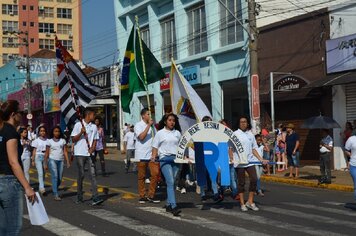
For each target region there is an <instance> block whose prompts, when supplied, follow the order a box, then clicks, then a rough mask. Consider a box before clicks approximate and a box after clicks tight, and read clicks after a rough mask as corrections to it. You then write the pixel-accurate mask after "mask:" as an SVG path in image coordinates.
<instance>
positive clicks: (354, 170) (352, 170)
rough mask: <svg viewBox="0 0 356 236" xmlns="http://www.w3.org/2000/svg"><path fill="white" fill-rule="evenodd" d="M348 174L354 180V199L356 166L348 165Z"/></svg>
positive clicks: (355, 194) (355, 193) (355, 196)
mask: <svg viewBox="0 0 356 236" xmlns="http://www.w3.org/2000/svg"><path fill="white" fill-rule="evenodd" d="M350 174H351V177H352V180H353V181H354V198H355V200H356V166H352V165H350Z"/></svg>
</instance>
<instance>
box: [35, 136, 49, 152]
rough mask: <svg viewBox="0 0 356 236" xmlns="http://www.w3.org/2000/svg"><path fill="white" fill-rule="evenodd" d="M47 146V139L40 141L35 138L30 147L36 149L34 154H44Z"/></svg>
mask: <svg viewBox="0 0 356 236" xmlns="http://www.w3.org/2000/svg"><path fill="white" fill-rule="evenodd" d="M47 144H48V139H45V140H42V139H41V138H36V139H35V140H34V141H33V142H32V144H31V146H32V147H34V148H36V154H45V152H46V147H47Z"/></svg>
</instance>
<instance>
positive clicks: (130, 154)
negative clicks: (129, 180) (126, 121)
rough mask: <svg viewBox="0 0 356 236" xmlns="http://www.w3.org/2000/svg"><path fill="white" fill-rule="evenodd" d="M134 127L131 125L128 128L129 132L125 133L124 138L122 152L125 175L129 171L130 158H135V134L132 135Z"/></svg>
mask: <svg viewBox="0 0 356 236" xmlns="http://www.w3.org/2000/svg"><path fill="white" fill-rule="evenodd" d="M134 128H135V127H134V126H133V125H131V126H130V130H129V132H127V133H126V134H125V136H124V140H123V141H124V150H123V152H122V153H123V154H124V153H126V163H125V170H126V173H128V172H129V169H130V164H131V158H134V157H135V142H136V138H135V133H134ZM133 164H134V169H133V171H136V164H135V163H133Z"/></svg>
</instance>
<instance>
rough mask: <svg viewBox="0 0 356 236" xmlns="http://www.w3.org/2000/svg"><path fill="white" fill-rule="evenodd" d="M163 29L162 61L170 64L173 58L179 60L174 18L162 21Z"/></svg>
mask: <svg viewBox="0 0 356 236" xmlns="http://www.w3.org/2000/svg"><path fill="white" fill-rule="evenodd" d="M161 29H162V45H161V60H162V62H163V63H165V62H169V61H170V60H171V57H173V58H177V45H176V32H175V26H174V16H172V17H170V18H168V19H165V20H164V21H162V22H161Z"/></svg>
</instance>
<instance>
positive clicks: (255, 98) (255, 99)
mask: <svg viewBox="0 0 356 236" xmlns="http://www.w3.org/2000/svg"><path fill="white" fill-rule="evenodd" d="M251 96H252V101H251V103H252V119H259V118H260V81H259V78H258V75H252V76H251Z"/></svg>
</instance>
